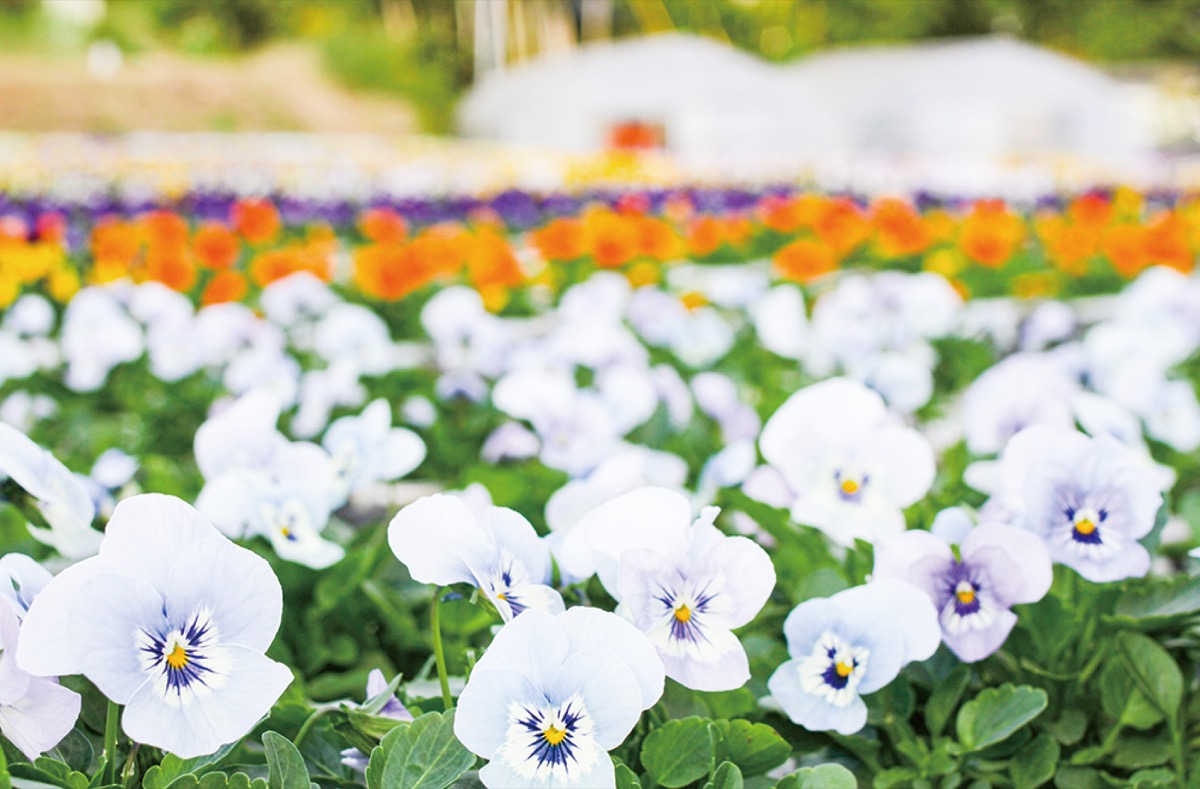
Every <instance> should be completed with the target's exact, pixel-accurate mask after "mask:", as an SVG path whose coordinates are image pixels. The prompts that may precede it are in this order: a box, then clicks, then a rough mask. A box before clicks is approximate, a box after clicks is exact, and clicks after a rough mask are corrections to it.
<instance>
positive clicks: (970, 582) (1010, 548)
mask: <svg viewBox="0 0 1200 789" xmlns="http://www.w3.org/2000/svg"><path fill="white" fill-rule="evenodd" d="M953 517H965V513H962V511H961V510H947V511H945V512H943V513H941V514H940V515H939V519H940V520H942V521H945V520H946V519H948V518H953ZM936 523H937V522H936V521H935V524H936ZM968 529H969V530H968V531H966V532H965V534H964V535H963V536H962V537H961V538H960V539H959V540H955V541H956V542H958V543H959V550H958V555H957V556H956V555H955V554H954V553H953V551H952V550H951V548H950V545H949V544H947V542H945V541H944V540H943V539H939V536H940V534H941V530H940V529H935V531H934V533H932V534H931V533H930V532H926V531H908V532H905V533H904V534H900V535H897V536H895V537H891V538H889V539H887V540H884V541H883V542H881V543H879V544H878V545H876V547H875V571H874V577H875V578H896V579H899V580H902V581H907V582H909V583H910V584H912V585H913V586H916V587H917V588H918V589H920V590H922V591H923V592H925V594H927V595H928V596H929V599H930V600H932V601H933V604H934V606H936V607H937V610H938V621H939V623H940V624H941V628H942V640H943V641H945V642H946V646H948V647H950V649H951V651H953V652H954V654H955V655H957V656H958V658H959V659H960V660H963V661H966V662H968V663H973V662H975V661H977V660H983V659H984V658H985V657H988V656H989V655H991V654H992V653H993V652H995V651H996V650H997V649H999V648H1000V646H1001V645H1002V644H1003V643H1004V641H1005V639H1007V638H1008V634H1009V632H1011V631H1012V628H1013V625H1015V624H1016V622H1017V616H1016V614H1014V613H1013V612H1012V606H1014V605H1017V604H1019V603H1034V602H1037V601H1038V600H1041V599H1042V597H1043V596H1045V594H1046V592H1047V591H1048V590H1049V589H1050V581H1051V580H1052V578H1053V573H1052V572H1051V568H1050V554H1049V553H1048V552H1047V550H1046V546H1045V544H1044V543H1043V542H1042V541H1041V539H1040V538H1039V537H1038V536H1037V535H1035V534H1032V533H1030V532H1029V531H1027V530H1025V529H1021V528H1018V527H1016V526H1009V525H1007V524H1000V523H984V524H981V525H979V526H977V527H975V528H969V524H968Z"/></svg>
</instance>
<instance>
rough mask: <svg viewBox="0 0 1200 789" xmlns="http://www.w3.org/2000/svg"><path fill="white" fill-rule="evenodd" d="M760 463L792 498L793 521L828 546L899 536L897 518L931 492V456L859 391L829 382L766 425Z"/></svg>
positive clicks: (802, 394) (877, 400)
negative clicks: (821, 534)
mask: <svg viewBox="0 0 1200 789" xmlns="http://www.w3.org/2000/svg"><path fill="white" fill-rule="evenodd" d="M758 444H759V448H760V450H761V451H762V454H763V457H764V458H765V459H766V460H767V462H768V463H770V464H771V465H772V466H774V467H775V468H777V469H778V470H779V471H780V472H781V473H782V475H783V478H784V480H785V481H786V482H787V484H788V486H789V487H790V488H791V490H792V491H793V492H794V493H795V498H794V500H793V501H792V502H791V513H792V519H793V520H794V521H796V522H797V523H802V524H806V525H810V526H815V527H817V528H818V529H820V530H821V531H823V532H825V533H826V534H827V535H829V537H830V538H832V539H833V540H834V541H835V542H838V543H840V544H842V545H853V544H854V541H855V540H856V539H862V540H867V541H868V542H874V541H875V540H877V539H880V538H882V537H886V536H889V535H891V534H898V533H899V532H902V531H903V530H904V514H903V510H904V508H905V507H908V506H910V505H912V504H914V503H916V502H917V501H919V500H920V499H921V497H922V496H924V495H925V493H926V492H927V491H928V490H929V487H930V485H932V484H933V478H934V461H933V449H932V447H931V446H930V444H929V441H928V440H927V439H925V438H924V437H923V436H922V435H921V434H920V433H918V432H917V431H916V430H913V429H912V428H909V427H906V426H904V425H903V424H900V423H899V422H898V421H897V420H895V419H894V418H893V417H892V416H891V415H890V414H889V413H888V411H887V408H886V407H885V406H884V403H883V399H882V398H881V397H880V396H879V395H878V394H877V393H875V392H873V391H872V390H870V389H868V388H866V387H865V386H863V385H862V384H859V383H856V382H854V381H851V380H849V379H846V378H830V379H828V380H826V381H822V382H820V383H817V384H813V385H812V386H808V387H805V388H804V389H801V390H800V391H799V392H796V393H795V394H794V395H792V396H791V397H790V398H788V400H787V401H786V402H785V403H784V404H783V405H782V406H780V407H779V409H778V410H777V411H776V412H775V413H774V414H773V415H772V416H771V418H770V419H769V420H767V424H766V425H765V426H764V427H763V431H762V435H761V436H760V437H759V442H758Z"/></svg>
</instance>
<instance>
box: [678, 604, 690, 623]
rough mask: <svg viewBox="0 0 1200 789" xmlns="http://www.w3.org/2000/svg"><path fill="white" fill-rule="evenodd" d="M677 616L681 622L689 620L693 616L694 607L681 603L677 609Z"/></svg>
mask: <svg viewBox="0 0 1200 789" xmlns="http://www.w3.org/2000/svg"><path fill="white" fill-rule="evenodd" d="M675 618H676V619H678V620H679V621H680V622H687V621H689V620H690V619H691V618H692V609H690V608H688V607H687V606H686V605H681V606H679V607H678V608H676V609H675Z"/></svg>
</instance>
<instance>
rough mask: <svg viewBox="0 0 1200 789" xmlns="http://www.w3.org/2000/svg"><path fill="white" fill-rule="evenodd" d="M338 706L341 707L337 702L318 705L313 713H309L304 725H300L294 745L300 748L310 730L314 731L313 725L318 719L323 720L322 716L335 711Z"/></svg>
mask: <svg viewBox="0 0 1200 789" xmlns="http://www.w3.org/2000/svg"><path fill="white" fill-rule="evenodd" d="M338 708H339V707H338V705H337V704H326V705H325V706H322V707H318V708H317V709H316V710H315V711H314V712H313V714H312V715H309V716H308V718H307V719H306V720H305V721H304V725H303V726H301V727H300V731H299V732H298V733H297V734H296V739H294V740H292V745H295V746H296V748H297V749H299V748H300V743H302V742H304V738H305V737H307V736H308V733H309V732H310V731H312V728H313V726H316V725H317V721H319V720H321V718H322V717H324V716H325V715H326V714H327V713H330V712H333V711H334V710H336V709H338Z"/></svg>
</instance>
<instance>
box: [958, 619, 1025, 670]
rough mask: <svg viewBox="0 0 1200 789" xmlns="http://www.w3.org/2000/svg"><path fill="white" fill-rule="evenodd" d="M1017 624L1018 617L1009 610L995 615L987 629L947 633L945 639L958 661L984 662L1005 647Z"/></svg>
mask: <svg viewBox="0 0 1200 789" xmlns="http://www.w3.org/2000/svg"><path fill="white" fill-rule="evenodd" d="M1016 623H1017V615H1016V614H1014V613H1013V612H1012V611H1009V610H1008V609H1007V608H1002V609H1000V610H999V611H997V612H996V613H995V618H994V619H993V620H992V623H991V624H990V625H988V626H987V627H985V628H979V629H971V630H964V631H962V632H959V633H950V632H946V633H944V634H943V638H945V640H946V646H948V647H950V651H952V652H953V653H954V654H955V655H957V656H958V659H959V660H961V661H963V662H964V663H974V662H976V661H979V660H983V659H984V658H985V657H988V656H989V655H991V654H992V653H994V652H995V651H996V650H997V649H999V648H1000V647H1001V646H1003V645H1004V641H1005V639H1007V638H1008V634H1009V633H1010V632H1011V631H1012V629H1013V625H1015V624H1016Z"/></svg>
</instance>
